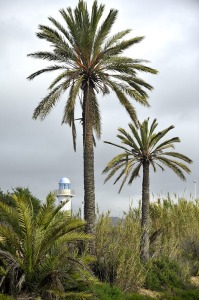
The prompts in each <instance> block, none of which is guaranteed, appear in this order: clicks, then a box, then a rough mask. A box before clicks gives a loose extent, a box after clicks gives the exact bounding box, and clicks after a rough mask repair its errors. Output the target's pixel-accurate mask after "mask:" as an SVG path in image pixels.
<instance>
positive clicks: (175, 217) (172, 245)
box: [150, 195, 199, 275]
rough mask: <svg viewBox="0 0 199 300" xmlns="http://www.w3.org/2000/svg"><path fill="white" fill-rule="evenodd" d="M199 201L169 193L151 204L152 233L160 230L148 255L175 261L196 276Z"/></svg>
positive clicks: (198, 263)
mask: <svg viewBox="0 0 199 300" xmlns="http://www.w3.org/2000/svg"><path fill="white" fill-rule="evenodd" d="M198 215H199V202H198V201H194V202H193V201H187V200H185V199H183V198H179V199H177V198H176V203H175V202H174V201H173V200H171V198H170V196H169V195H168V198H167V199H163V200H162V201H160V200H158V202H157V203H151V205H150V217H151V233H153V232H156V231H157V230H160V234H159V236H158V237H157V239H156V241H155V242H154V243H153V244H152V245H151V255H152V256H155V257H159V258H161V257H162V256H166V257H169V258H170V259H171V260H177V261H178V262H179V263H180V264H181V265H183V267H184V273H189V272H190V273H191V274H192V275H197V274H198V270H199V251H198V249H199V218H198Z"/></svg>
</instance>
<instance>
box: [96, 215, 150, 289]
mask: <svg viewBox="0 0 199 300" xmlns="http://www.w3.org/2000/svg"><path fill="white" fill-rule="evenodd" d="M140 234H141V231H140V224H139V218H138V214H137V212H136V211H134V210H132V209H130V211H129V213H128V214H127V215H125V217H124V218H123V219H122V221H121V222H119V223H118V224H117V225H116V226H113V225H112V223H111V219H110V215H109V213H107V214H105V215H104V214H102V215H101V216H99V218H98V222H97V225H96V233H95V239H96V240H95V244H96V262H95V274H96V275H97V276H98V278H99V279H100V280H101V281H106V282H109V283H110V284H111V285H112V286H113V285H117V286H118V287H119V288H120V289H122V290H136V289H137V288H138V287H140V286H141V285H142V284H143V282H144V278H145V274H144V269H143V266H142V264H141V262H140V255H139V245H140V242H139V241H140Z"/></svg>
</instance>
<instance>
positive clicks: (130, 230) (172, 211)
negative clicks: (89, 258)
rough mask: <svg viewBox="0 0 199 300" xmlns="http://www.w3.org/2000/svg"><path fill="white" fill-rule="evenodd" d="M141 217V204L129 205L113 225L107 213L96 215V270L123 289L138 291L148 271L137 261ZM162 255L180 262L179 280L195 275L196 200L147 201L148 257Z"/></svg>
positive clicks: (198, 242) (198, 247) (198, 265)
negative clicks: (148, 213) (148, 210)
mask: <svg viewBox="0 0 199 300" xmlns="http://www.w3.org/2000/svg"><path fill="white" fill-rule="evenodd" d="M140 217H141V212H140V206H139V207H138V208H132V207H130V208H129V211H128V212H127V213H125V214H124V215H123V217H122V219H121V221H120V222H119V223H118V224H117V225H115V226H114V225H113V224H112V222H111V218H110V212H108V213H106V214H101V215H98V221H97V226H96V234H95V244H96V263H95V273H96V275H97V276H98V278H99V279H100V280H101V281H104V282H108V283H109V284H110V285H111V286H113V285H117V286H118V287H119V288H120V289H121V290H123V291H136V290H138V289H139V288H140V287H141V286H143V285H144V282H145V279H146V275H147V273H148V272H149V271H150V270H149V269H147V266H143V265H142V264H141V261H140V238H141V228H140ZM165 258H166V259H168V261H171V262H175V263H177V264H178V265H179V268H180V269H181V272H179V274H180V275H179V276H181V278H179V280H181V281H182V282H185V281H186V280H187V278H188V276H189V275H190V274H191V275H196V274H198V270H199V201H187V200H186V199H183V198H179V199H178V200H177V202H176V201H175V202H174V201H173V200H171V198H170V197H169V195H168V197H167V198H166V199H159V200H158V201H157V202H156V203H151V204H150V260H151V261H153V260H160V261H161V259H163V260H165ZM149 266H150V264H149ZM149 268H150V267H149Z"/></svg>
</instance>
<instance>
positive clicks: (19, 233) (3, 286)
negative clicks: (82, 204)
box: [0, 193, 94, 300]
mask: <svg viewBox="0 0 199 300" xmlns="http://www.w3.org/2000/svg"><path fill="white" fill-rule="evenodd" d="M13 200H14V202H15V205H14V206H9V205H8V204H6V203H3V202H0V214H1V215H2V216H3V222H0V232H1V238H3V240H2V242H0V264H1V272H0V291H1V292H4V293H7V294H11V295H13V296H17V295H18V294H21V293H23V292H27V293H34V295H41V296H42V299H49V298H51V299H56V300H57V299H59V297H60V298H63V295H64V297H66V296H67V293H69V294H70V296H71V295H74V297H75V296H77V297H79V298H81V295H82V294H85V293H84V292H83V291H82V289H83V290H84V288H85V287H87V285H89V284H90V283H92V282H93V281H94V278H93V277H92V275H91V272H90V270H89V267H88V264H89V262H91V261H92V258H91V257H89V256H87V255H86V254H85V253H83V254H82V255H81V256H80V255H79V254H78V249H77V242H78V241H83V240H88V239H90V236H88V235H86V234H84V233H83V232H82V229H83V227H84V225H85V223H84V222H83V221H80V220H78V219H71V218H69V217H68V214H67V213H66V212H61V208H62V206H63V205H64V203H63V204H61V205H60V206H58V207H56V206H55V198H54V196H53V195H52V194H50V195H48V197H47V199H46V203H42V205H41V206H40V208H39V210H38V211H37V214H35V212H34V207H33V205H32V202H31V201H30V199H29V198H28V197H26V195H24V194H23V193H22V194H16V195H13ZM59 294H60V295H59ZM78 295H79V296H78ZM88 296H89V295H88ZM85 297H86V294H85Z"/></svg>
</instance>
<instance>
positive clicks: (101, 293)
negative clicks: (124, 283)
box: [94, 283, 153, 300]
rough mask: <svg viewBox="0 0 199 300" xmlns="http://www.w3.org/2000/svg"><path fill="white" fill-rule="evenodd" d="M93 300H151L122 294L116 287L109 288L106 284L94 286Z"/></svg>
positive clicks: (137, 295)
mask: <svg viewBox="0 0 199 300" xmlns="http://www.w3.org/2000/svg"><path fill="white" fill-rule="evenodd" d="M94 295H95V297H96V298H94V299H95V300H152V299H153V298H151V297H148V296H141V295H139V294H134V293H133V294H130V293H125V292H122V291H121V290H120V289H119V288H118V287H116V286H113V287H111V286H110V285H109V284H107V283H103V284H100V285H99V284H98V285H95V286H94Z"/></svg>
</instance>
